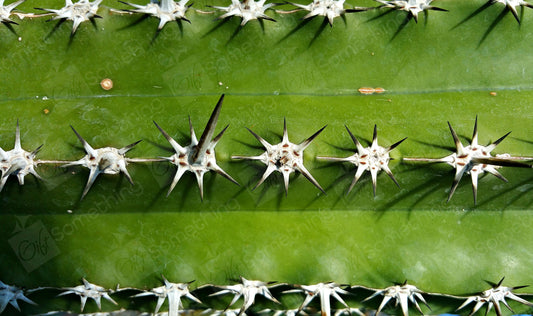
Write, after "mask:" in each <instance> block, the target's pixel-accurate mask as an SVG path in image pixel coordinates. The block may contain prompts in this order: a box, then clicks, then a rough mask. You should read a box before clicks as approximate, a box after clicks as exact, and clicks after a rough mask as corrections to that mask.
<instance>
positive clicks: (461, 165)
mask: <svg viewBox="0 0 533 316" xmlns="http://www.w3.org/2000/svg"><path fill="white" fill-rule="evenodd" d="M448 127H449V128H450V132H451V133H452V137H453V140H454V143H455V148H456V151H455V152H454V153H452V154H450V155H448V156H446V157H443V158H438V159H431V158H403V160H404V161H424V162H445V163H447V164H448V165H450V166H452V167H453V168H455V177H454V179H453V184H452V187H451V189H450V193H449V194H448V200H447V202H449V201H450V199H451V198H452V196H453V194H454V193H455V190H456V189H457V186H458V185H459V181H461V178H462V177H463V175H464V174H470V177H471V179H472V190H473V193H474V204H476V203H477V186H478V177H479V175H481V174H483V173H485V172H488V173H490V174H492V175H494V176H495V177H497V178H498V179H500V180H502V181H504V182H507V179H506V178H505V177H504V176H502V175H501V174H500V173H499V172H498V170H497V169H499V168H501V167H502V166H515V167H525V168H528V167H529V165H524V164H520V163H517V162H515V161H516V160H523V159H524V158H522V157H511V155H509V154H498V155H496V156H492V154H491V152H492V151H493V150H494V149H495V148H496V146H497V145H498V144H499V143H501V142H502V141H503V140H504V139H505V138H506V137H507V136H508V135H509V134H510V133H511V132H509V133H507V134H505V135H503V136H502V137H500V138H499V139H498V140H496V141H495V142H493V143H492V144H489V145H487V146H482V145H479V144H478V132H477V116H476V121H475V123H474V133H473V135H472V141H471V142H470V145H468V146H463V144H462V143H461V141H460V140H459V137H458V136H457V133H455V130H454V129H453V128H452V125H451V124H450V122H448Z"/></svg>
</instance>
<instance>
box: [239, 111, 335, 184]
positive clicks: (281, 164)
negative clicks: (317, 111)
mask: <svg viewBox="0 0 533 316" xmlns="http://www.w3.org/2000/svg"><path fill="white" fill-rule="evenodd" d="M324 128H326V126H324V127H322V128H321V129H319V130H318V131H317V132H316V133H314V134H313V135H311V136H310V137H309V138H307V139H306V140H304V141H303V142H301V143H300V144H294V143H291V142H290V141H289V134H288V133H287V121H286V120H285V119H283V139H282V141H281V143H278V144H276V145H271V144H270V143H269V142H267V141H266V140H264V139H263V138H262V137H261V136H259V135H257V134H256V133H254V132H253V131H252V130H251V129H249V128H247V129H248V131H249V132H250V133H252V135H254V137H255V138H256V139H257V140H258V141H259V142H260V143H261V144H262V145H263V146H264V147H265V149H266V151H265V152H264V153H262V154H261V155H259V156H250V157H249V156H231V158H232V159H248V160H259V161H261V162H262V163H264V164H265V165H267V168H266V170H265V173H263V176H262V177H261V180H259V182H258V183H257V184H256V185H255V187H254V189H256V188H257V187H258V186H260V185H261V184H262V183H263V182H264V181H265V180H266V179H267V178H268V176H270V174H271V173H272V172H274V171H278V172H280V173H281V174H282V175H283V181H284V184H285V194H287V193H288V191H289V176H290V174H291V173H293V172H295V171H298V172H300V173H301V174H302V175H303V176H304V177H306V178H307V179H308V180H309V181H310V182H311V183H312V184H314V185H315V186H316V187H317V188H318V189H319V190H320V191H322V192H323V193H325V192H324V189H322V187H321V186H320V184H318V182H317V181H316V180H315V178H313V176H312V175H311V173H310V172H309V171H308V170H307V168H305V166H304V155H303V152H304V150H305V149H306V148H307V146H309V144H311V142H312V141H313V140H314V139H315V138H316V137H317V136H318V135H319V134H320V133H321V132H322V131H323V130H324Z"/></svg>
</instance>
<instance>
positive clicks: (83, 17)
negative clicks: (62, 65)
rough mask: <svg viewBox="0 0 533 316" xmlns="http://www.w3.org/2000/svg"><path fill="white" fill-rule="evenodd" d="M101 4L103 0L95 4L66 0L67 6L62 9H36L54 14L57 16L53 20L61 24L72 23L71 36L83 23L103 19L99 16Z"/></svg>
mask: <svg viewBox="0 0 533 316" xmlns="http://www.w3.org/2000/svg"><path fill="white" fill-rule="evenodd" d="M100 3H102V0H95V1H93V2H90V1H89V0H80V1H78V2H76V3H73V2H72V0H65V6H64V7H62V8H61V9H57V10H56V9H45V8H36V9H39V10H43V11H47V12H50V13H53V14H54V15H55V16H54V17H53V18H52V20H59V23H60V24H61V23H63V22H64V21H65V20H70V21H72V31H71V33H70V34H71V35H74V33H76V30H77V29H78V27H79V26H80V24H81V23H82V22H86V21H91V22H92V23H94V19H95V18H99V19H101V18H102V17H101V16H99V15H98V14H97V12H98V8H99V6H100Z"/></svg>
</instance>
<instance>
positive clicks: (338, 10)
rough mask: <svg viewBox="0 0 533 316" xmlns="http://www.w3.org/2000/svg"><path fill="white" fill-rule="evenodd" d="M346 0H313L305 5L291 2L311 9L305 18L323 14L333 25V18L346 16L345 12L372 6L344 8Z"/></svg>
mask: <svg viewBox="0 0 533 316" xmlns="http://www.w3.org/2000/svg"><path fill="white" fill-rule="evenodd" d="M344 2H345V0H313V2H311V3H310V4H307V5H304V4H299V3H294V2H289V3H290V4H292V5H293V6H296V7H298V8H300V9H303V10H306V11H309V13H307V15H305V16H304V17H303V19H304V20H305V19H312V18H314V17H317V16H323V17H324V19H325V20H326V21H327V22H328V23H329V25H330V26H333V20H334V19H335V18H337V17H341V16H344V14H345V13H352V12H361V11H367V10H369V9H371V8H363V7H354V8H351V9H345V8H344Z"/></svg>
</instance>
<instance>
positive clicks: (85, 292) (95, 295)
mask: <svg viewBox="0 0 533 316" xmlns="http://www.w3.org/2000/svg"><path fill="white" fill-rule="evenodd" d="M82 281H83V285H78V286H75V287H66V288H62V290H66V291H64V292H62V293H60V294H59V295H58V296H63V295H68V294H76V295H78V296H79V297H80V300H81V308H80V310H81V311H82V312H83V310H84V309H85V303H86V302H87V299H88V298H91V299H93V300H94V301H95V302H96V306H98V309H99V310H101V309H102V297H103V298H104V299H106V300H108V301H109V302H111V303H113V304H115V305H118V303H117V302H115V300H113V299H112V298H111V296H109V293H111V291H110V290H106V289H105V288H103V287H101V286H99V285H96V284H92V283H90V282H89V281H87V280H85V279H82Z"/></svg>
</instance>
